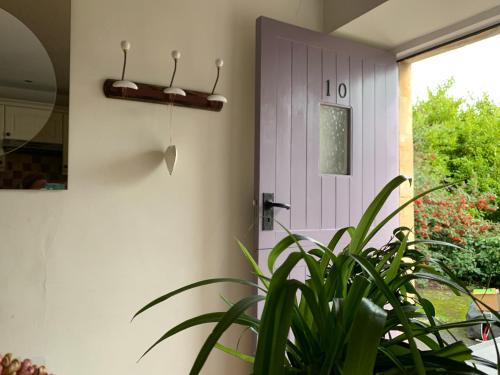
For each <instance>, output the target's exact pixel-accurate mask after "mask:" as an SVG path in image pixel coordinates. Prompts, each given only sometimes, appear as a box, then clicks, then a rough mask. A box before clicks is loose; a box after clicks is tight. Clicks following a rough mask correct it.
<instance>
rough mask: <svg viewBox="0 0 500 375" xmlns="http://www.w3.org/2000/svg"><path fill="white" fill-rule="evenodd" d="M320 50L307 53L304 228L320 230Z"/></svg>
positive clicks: (309, 50)
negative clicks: (305, 217) (305, 203)
mask: <svg viewBox="0 0 500 375" xmlns="http://www.w3.org/2000/svg"><path fill="white" fill-rule="evenodd" d="M321 76H322V75H321V49H319V48H316V47H311V46H309V47H308V51H307V138H306V139H307V141H306V142H307V207H306V208H307V219H306V227H307V228H311V229H318V228H321V177H320V174H319V102H320V98H321Z"/></svg>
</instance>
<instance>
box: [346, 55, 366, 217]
mask: <svg viewBox="0 0 500 375" xmlns="http://www.w3.org/2000/svg"><path fill="white" fill-rule="evenodd" d="M349 77H350V80H349V86H350V102H351V106H352V108H353V110H352V114H351V115H352V132H351V145H352V151H351V157H352V159H351V184H350V191H351V196H350V198H351V199H350V222H351V224H354V225H355V224H357V223H358V222H359V219H360V218H361V215H362V213H363V74H362V60H361V59H359V58H351V59H350V71H349Z"/></svg>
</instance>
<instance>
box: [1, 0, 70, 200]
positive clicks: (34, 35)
mask: <svg viewBox="0 0 500 375" xmlns="http://www.w3.org/2000/svg"><path fill="white" fill-rule="evenodd" d="M48 2H49V3H51V4H50V5H48V4H47V1H45V2H43V4H39V3H38V2H33V1H31V0H0V189H36V190H61V189H66V188H67V175H68V162H67V155H68V117H69V110H68V109H69V106H68V102H69V100H68V92H69V47H70V46H69V44H70V43H69V41H70V38H69V33H70V28H69V26H70V1H68V0H50V1H48ZM48 10H50V11H48ZM55 15H56V17H54V16H55Z"/></svg>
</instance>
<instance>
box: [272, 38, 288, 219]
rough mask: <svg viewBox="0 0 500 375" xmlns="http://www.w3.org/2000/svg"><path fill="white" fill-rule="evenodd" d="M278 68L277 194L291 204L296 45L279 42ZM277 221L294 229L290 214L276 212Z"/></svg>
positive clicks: (285, 211) (286, 211)
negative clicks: (293, 58)
mask: <svg viewBox="0 0 500 375" xmlns="http://www.w3.org/2000/svg"><path fill="white" fill-rule="evenodd" d="M278 66H279V67H280V69H279V70H278V72H277V74H278V75H277V82H276V171H275V175H276V193H275V196H274V198H275V201H276V202H282V203H286V204H289V203H290V147H291V136H292V134H291V130H292V129H291V117H292V115H291V110H292V108H291V107H292V106H291V101H292V100H291V99H292V44H291V42H290V41H288V40H285V39H278ZM275 218H276V220H278V221H279V222H280V223H281V224H283V225H285V226H286V227H288V228H289V227H290V211H289V210H285V209H280V210H276V211H275Z"/></svg>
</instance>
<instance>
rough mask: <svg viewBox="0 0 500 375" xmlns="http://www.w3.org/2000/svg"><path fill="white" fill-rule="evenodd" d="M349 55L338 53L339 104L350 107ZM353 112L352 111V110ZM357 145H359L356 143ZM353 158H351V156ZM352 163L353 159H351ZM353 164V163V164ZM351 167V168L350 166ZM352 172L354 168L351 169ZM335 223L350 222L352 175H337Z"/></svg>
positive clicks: (342, 224)
mask: <svg viewBox="0 0 500 375" xmlns="http://www.w3.org/2000/svg"><path fill="white" fill-rule="evenodd" d="M349 60H350V59H349V56H347V55H345V54H337V87H336V91H337V104H339V105H342V106H346V107H349V106H350V104H351V103H350V97H351V88H350V77H349V72H350V66H349ZM351 112H352V111H351ZM349 143H350V147H349V149H350V153H351V154H352V148H353V147H354V145H353V143H352V142H349ZM356 146H357V145H356ZM350 159H351V158H350ZM349 163H351V160H350V161H349ZM351 166H352V165H351ZM349 169H351V168H349ZM349 173H350V174H351V173H352V170H350V171H349ZM335 182H336V183H335V194H336V195H335V202H336V205H335V223H336V225H337V228H343V227H346V226H349V223H350V208H349V206H350V185H351V178H350V176H337V177H336V180H335Z"/></svg>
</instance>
